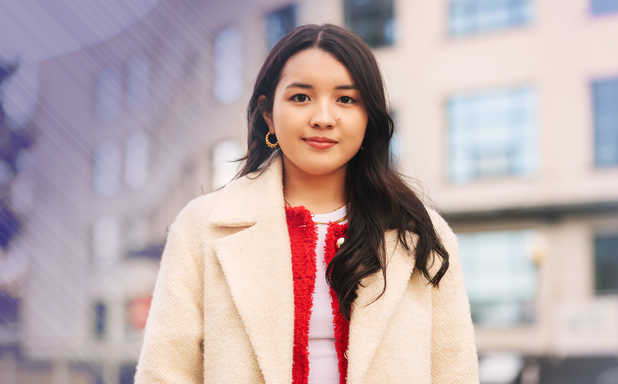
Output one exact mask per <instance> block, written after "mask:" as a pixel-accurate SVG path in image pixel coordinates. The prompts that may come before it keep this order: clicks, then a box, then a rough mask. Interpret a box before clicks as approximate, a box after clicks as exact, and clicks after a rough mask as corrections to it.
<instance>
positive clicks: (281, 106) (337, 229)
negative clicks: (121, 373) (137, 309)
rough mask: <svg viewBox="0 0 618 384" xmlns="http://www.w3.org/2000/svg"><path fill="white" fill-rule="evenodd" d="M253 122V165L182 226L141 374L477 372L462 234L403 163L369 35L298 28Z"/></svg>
mask: <svg viewBox="0 0 618 384" xmlns="http://www.w3.org/2000/svg"><path fill="white" fill-rule="evenodd" d="M248 128H249V137H248V150H247V155H246V157H245V158H244V159H243V160H245V164H244V168H242V170H241V172H240V174H239V176H238V177H237V178H235V180H234V181H232V182H231V183H229V184H228V185H227V186H226V187H224V188H223V189H221V190H218V191H216V192H213V193H209V194H206V195H203V196H200V197H198V198H196V199H194V200H192V201H191V202H190V203H189V204H187V206H186V207H185V208H184V209H183V210H182V211H181V212H180V213H179V214H178V216H177V217H176V219H175V221H174V222H173V223H172V225H171V226H170V229H169V233H168V238H167V242H166V246H165V250H164V252H163V256H162V259H161V267H160V271H159V275H158V278H157V283H156V287H155V290H154V294H153V300H152V305H151V308H150V312H149V317H148V321H147V325H146V330H145V337H144V343H143V346H142V350H141V354H140V358H139V362H138V365H137V372H136V383H155V382H156V383H213V384H214V383H216V384H224V383H267V384H279V383H281V384H283V383H294V384H301V383H320V384H323V383H348V384H361V383H380V384H388V383H478V372H477V354H476V347H475V342H474V333H473V327H472V321H471V317H470V310H469V304H468V298H467V296H466V292H465V287H464V281H463V276H462V271H461V264H460V261H459V254H458V252H459V251H458V246H457V239H456V237H455V235H454V233H453V231H452V230H451V229H450V227H449V225H448V224H447V223H446V222H445V221H444V220H443V219H442V217H441V216H440V215H439V214H438V213H437V212H436V211H435V210H433V209H432V208H431V207H429V206H426V205H425V204H424V203H423V202H422V201H421V200H420V199H419V198H418V197H417V196H416V194H415V193H414V192H413V191H412V190H411V189H410V188H409V187H408V186H407V185H406V184H405V183H404V182H403V181H402V179H401V178H400V176H399V175H398V174H397V172H395V171H394V170H393V166H392V163H391V158H390V155H389V142H390V139H391V136H392V133H393V121H392V120H391V118H390V117H389V115H388V112H387V106H386V101H385V97H384V89H383V85H382V79H381V74H380V71H379V69H378V66H377V64H376V61H375V58H374V56H373V54H372V52H371V50H370V49H369V48H368V46H367V45H366V44H365V43H364V42H362V40H360V39H359V38H357V37H356V36H354V35H353V34H351V33H350V32H348V31H346V30H345V29H343V28H340V27H337V26H334V25H329V24H326V25H320V26H318V25H304V26H300V27H298V28H296V29H295V30H293V31H292V32H290V33H289V34H287V35H286V36H284V37H283V38H282V39H281V41H279V43H278V44H277V45H276V46H275V47H274V48H273V49H272V51H271V52H270V54H269V55H268V57H267V58H266V61H265V63H264V65H263V66H262V69H261V70H260V72H259V75H258V77H257V80H256V83H255V87H254V90H253V95H252V97H251V100H250V102H249V107H248ZM419 145H422V144H419Z"/></svg>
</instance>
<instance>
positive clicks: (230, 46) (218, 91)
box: [214, 27, 244, 104]
mask: <svg viewBox="0 0 618 384" xmlns="http://www.w3.org/2000/svg"><path fill="white" fill-rule="evenodd" d="M214 48H215V57H214V72H215V73H214V74H215V79H214V92H215V96H216V97H217V99H218V100H219V101H221V102H222V103H226V104H227V103H232V102H234V101H235V100H236V99H238V98H239V97H240V95H241V94H242V90H243V87H242V86H243V81H244V76H243V66H244V47H243V39H242V34H241V33H240V30H239V29H238V28H235V27H226V28H224V29H222V30H221V31H219V33H217V35H216V37H215V42H214Z"/></svg>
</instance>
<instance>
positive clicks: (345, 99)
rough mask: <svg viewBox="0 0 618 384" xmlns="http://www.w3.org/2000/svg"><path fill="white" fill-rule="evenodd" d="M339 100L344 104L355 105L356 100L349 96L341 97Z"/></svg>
mask: <svg viewBox="0 0 618 384" xmlns="http://www.w3.org/2000/svg"><path fill="white" fill-rule="evenodd" d="M339 99H340V100H341V101H343V103H344V104H353V103H356V100H355V99H354V98H352V97H350V96H341V97H340V98H339Z"/></svg>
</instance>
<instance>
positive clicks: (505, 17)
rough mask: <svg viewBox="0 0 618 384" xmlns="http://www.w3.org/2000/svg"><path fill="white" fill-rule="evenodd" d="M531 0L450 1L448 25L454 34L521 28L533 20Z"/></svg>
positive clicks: (450, 31) (472, 33)
mask: <svg viewBox="0 0 618 384" xmlns="http://www.w3.org/2000/svg"><path fill="white" fill-rule="evenodd" d="M531 3H532V2H531V1H530V0H496V1H487V0H449V7H448V13H449V14H448V24H449V25H448V28H449V33H450V34H451V35H452V36H465V35H474V34H476V33H480V32H487V31H494V30H499V29H505V28H512V27H518V26H522V25H526V24H528V23H529V22H530V20H531V19H532V17H533V15H532V12H533V9H532V4H531Z"/></svg>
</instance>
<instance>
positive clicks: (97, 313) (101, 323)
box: [94, 301, 107, 339]
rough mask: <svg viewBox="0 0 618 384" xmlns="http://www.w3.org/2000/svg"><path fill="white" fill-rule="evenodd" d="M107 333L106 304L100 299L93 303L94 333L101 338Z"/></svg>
mask: <svg viewBox="0 0 618 384" xmlns="http://www.w3.org/2000/svg"><path fill="white" fill-rule="evenodd" d="M106 333H107V305H105V303H104V302H102V301H96V302H95V303H94V335H95V337H96V338H97V339H102V338H104V337H105V334H106Z"/></svg>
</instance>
